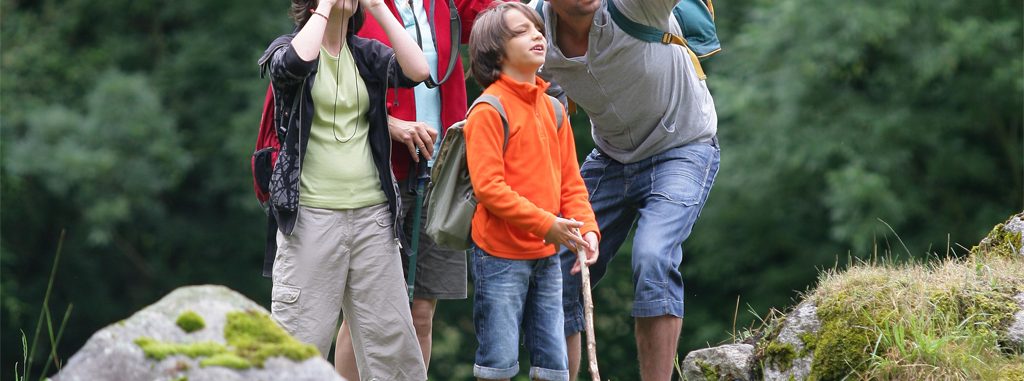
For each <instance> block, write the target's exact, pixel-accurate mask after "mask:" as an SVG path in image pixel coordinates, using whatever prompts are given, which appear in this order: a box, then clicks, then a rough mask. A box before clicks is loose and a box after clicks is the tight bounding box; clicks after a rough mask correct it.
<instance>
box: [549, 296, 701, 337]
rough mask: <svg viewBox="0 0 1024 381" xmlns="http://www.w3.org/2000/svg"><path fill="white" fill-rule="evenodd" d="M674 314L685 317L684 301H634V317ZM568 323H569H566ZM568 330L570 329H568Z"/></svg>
mask: <svg viewBox="0 0 1024 381" xmlns="http://www.w3.org/2000/svg"><path fill="white" fill-rule="evenodd" d="M666 315H672V316H675V317H678V318H681V317H683V302H682V301H679V300H668V299H662V300H652V301H648V302H635V303H633V317H655V316H666ZM566 325H568V323H566ZM566 332H568V331H566Z"/></svg>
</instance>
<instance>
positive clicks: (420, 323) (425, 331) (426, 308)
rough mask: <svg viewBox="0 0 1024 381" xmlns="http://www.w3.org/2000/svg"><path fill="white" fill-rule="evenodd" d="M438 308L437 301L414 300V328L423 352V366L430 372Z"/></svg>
mask: <svg viewBox="0 0 1024 381" xmlns="http://www.w3.org/2000/svg"><path fill="white" fill-rule="evenodd" d="M436 307H437V299H420V298H413V300H412V326H413V327H415V328H416V340H418V341H419V342H420V350H421V351H423V365H425V366H426V367H427V370H428V371H429V370H430V349H431V347H432V344H431V343H432V340H433V330H434V309H435V308H436Z"/></svg>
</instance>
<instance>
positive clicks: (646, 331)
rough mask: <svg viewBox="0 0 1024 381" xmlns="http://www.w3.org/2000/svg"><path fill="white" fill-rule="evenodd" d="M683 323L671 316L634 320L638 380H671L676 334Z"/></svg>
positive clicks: (677, 335)
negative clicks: (638, 360)
mask: <svg viewBox="0 0 1024 381" xmlns="http://www.w3.org/2000/svg"><path fill="white" fill-rule="evenodd" d="M682 329H683V319H682V318H678V317H675V316H671V315H665V316H655V317H638V318H636V349H637V355H638V356H639V357H640V379H641V380H643V381H669V380H671V379H672V370H673V364H674V363H675V358H676V350H677V349H678V347H679V333H680V332H681V331H682Z"/></svg>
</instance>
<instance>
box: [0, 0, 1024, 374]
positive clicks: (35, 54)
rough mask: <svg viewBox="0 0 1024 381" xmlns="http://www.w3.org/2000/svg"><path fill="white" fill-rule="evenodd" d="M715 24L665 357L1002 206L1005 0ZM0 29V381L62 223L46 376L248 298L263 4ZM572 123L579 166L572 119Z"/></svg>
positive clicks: (1006, 181) (579, 123) (1021, 204)
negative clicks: (214, 296) (834, 273)
mask: <svg viewBox="0 0 1024 381" xmlns="http://www.w3.org/2000/svg"><path fill="white" fill-rule="evenodd" d="M716 10H717V13H718V23H719V28H720V30H719V32H720V36H721V38H722V40H723V41H724V43H725V50H724V51H723V52H722V53H721V54H720V55H718V56H717V57H715V58H713V59H711V60H710V61H708V62H706V63H705V65H706V67H705V68H706V69H707V71H708V72H709V80H708V83H709V87H710V88H711V89H712V92H713V94H714V97H715V101H716V104H717V107H718V112H719V136H720V140H721V144H722V147H723V148H722V165H721V168H722V169H721V172H720V173H719V177H718V179H717V183H716V185H715V188H714V190H713V192H712V195H711V198H710V200H709V202H708V204H707V207H706V208H705V209H704V212H703V215H702V217H701V220H700V222H699V223H698V225H697V227H696V228H695V229H694V232H693V235H692V238H691V239H690V241H689V242H688V243H687V246H686V254H685V258H684V263H683V271H684V277H685V280H686V297H687V310H686V311H687V312H686V313H687V317H686V320H685V326H684V328H683V338H682V342H681V345H680V353H681V354H683V355H684V354H685V353H686V352H688V351H690V350H693V349H697V348H701V347H705V346H707V345H708V344H711V345H714V344H716V343H719V342H722V341H726V340H729V339H730V335H731V332H732V331H733V320H734V309H735V308H736V301H737V298H739V300H740V305H739V314H738V316H736V317H735V320H736V323H735V325H736V328H737V329H740V328H742V327H745V326H749V325H750V324H754V323H756V321H757V318H756V316H755V315H764V314H765V313H767V311H768V310H769V309H771V308H776V309H784V308H786V307H787V306H789V305H791V304H792V303H791V301H792V299H793V298H795V297H797V296H798V292H800V291H803V290H805V289H807V288H808V287H810V286H812V283H813V282H814V280H815V276H816V274H817V272H818V270H819V269H821V268H826V267H832V266H835V265H836V264H837V263H846V262H847V260H848V258H852V257H857V258H864V257H869V256H871V255H874V254H875V252H876V251H879V252H886V251H890V252H893V253H895V254H897V255H901V256H914V257H922V256H928V255H935V256H940V257H941V256H947V255H961V254H963V252H964V250H962V246H966V247H970V246H971V245H972V244H974V243H975V242H977V241H978V240H979V239H980V238H981V237H982V236H983V235H984V233H986V232H987V231H988V229H990V228H991V226H992V225H993V224H994V223H997V222H999V221H1002V220H1003V219H1004V218H1005V217H1006V216H1008V215H1010V214H1012V213H1014V212H1019V211H1020V210H1022V209H1024V185H1022V173H1024V151H1022V146H1024V141H1022V139H1024V133H1022V130H1024V115H1022V114H1024V34H1022V33H1024V30H1022V19H1024V14H1022V3H1021V2H1020V1H1017V0H990V1H985V2H963V1H955V0H897V1H882V0H868V1H862V2H838V3H837V2H822V1H811V0H775V1H768V0H729V1H726V0H720V1H718V2H717V3H716ZM0 15H2V20H0V45H2V55H0V68H2V71H0V92H2V93H0V110H2V113H0V128H2V130H0V132H2V141H0V142H2V147H0V148H2V150H0V152H2V156H0V160H2V167H0V170H2V171H0V200H2V213H0V224H2V225H0V226H2V231H0V233H2V234H0V271H2V276H0V292H2V293H0V312H2V316H0V318H2V319H0V320H2V322H0V331H2V332H3V336H2V339H0V352H2V353H3V355H4V356H3V359H2V361H0V375H3V376H2V377H7V376H8V375H10V374H12V372H11V370H12V368H13V366H14V363H15V361H20V358H21V356H20V349H21V346H20V337H19V330H25V331H26V332H28V331H30V329H31V328H32V327H34V325H35V321H36V318H37V317H38V315H37V314H38V311H39V305H38V303H39V302H40V301H41V300H42V294H43V292H44V290H45V287H46V276H47V271H48V269H49V266H50V264H51V261H52V258H53V252H54V250H55V249H56V245H57V237H58V236H59V232H60V230H61V229H65V228H66V229H67V231H68V238H67V240H66V242H65V247H64V259H63V263H62V264H61V267H60V270H59V273H58V280H57V285H56V290H55V295H54V297H53V299H52V300H51V308H52V309H53V310H54V314H55V315H62V314H63V308H64V306H66V305H67V304H68V303H74V304H75V309H74V313H73V314H72V316H71V322H70V324H69V328H68V331H67V332H66V334H65V341H64V342H63V344H62V345H61V346H60V348H59V351H58V352H59V354H60V355H61V356H62V357H64V358H65V359H66V358H67V357H69V356H70V355H71V354H72V353H74V351H76V350H77V349H78V348H80V347H81V345H82V344H83V343H84V342H85V340H87V339H88V337H89V335H91V334H92V333H93V332H94V331H96V330H98V329H100V328H102V327H103V326H105V325H107V324H110V323H112V322H115V321H117V320H120V319H123V318H125V317H127V316H128V315H130V314H131V313H133V312H134V311H135V310H137V309H139V308H141V307H143V306H145V305H147V304H150V303H152V302H154V301H155V300H156V299H158V298H159V297H161V296H163V295H164V294H166V293H167V292H169V291H170V290H172V289H174V288H176V287H179V286H182V285H186V284H199V283H217V284H223V285H226V286H228V287H231V288H233V289H236V290H239V291H241V292H242V293H244V294H245V295H247V296H249V297H250V298H252V299H253V300H256V301H259V302H262V303H264V304H267V301H268V300H269V291H270V282H269V280H267V279H265V278H262V277H260V275H259V271H260V266H261V263H262V262H261V255H262V242H263V227H264V225H263V223H264V220H263V215H262V212H261V210H260V209H259V207H258V206H257V204H256V202H255V201H254V198H253V197H252V193H251V192H252V191H251V181H250V175H249V155H250V153H251V151H252V144H253V142H254V141H255V131H256V128H257V124H258V121H259V115H260V107H261V106H262V103H261V102H262V99H263V90H264V88H265V86H266V82H265V80H261V79H260V78H259V75H258V72H257V67H256V64H255V61H256V58H258V56H259V54H260V53H261V52H262V50H263V49H264V47H265V45H266V44H267V43H268V42H269V41H270V40H271V39H272V38H274V37H275V36H277V35H279V34H281V33H285V32H288V31H290V30H291V23H290V21H289V19H288V17H287V4H286V3H284V2H272V1H265V0H253V1H239V0H225V1H217V2H209V1H197V0H181V1H175V2H170V3H148V2H137V1H127V0H105V1H86V0H65V1H53V0H37V1H16V0H0ZM469 86H471V89H470V93H471V94H474V93H477V92H478V91H479V89H478V88H476V86H475V84H474V83H472V81H470V83H469ZM572 121H573V124H574V129H575V132H576V136H577V139H578V147H579V154H580V157H581V158H582V157H583V156H585V155H586V153H587V152H588V151H589V149H590V147H592V146H593V144H592V142H591V141H590V139H589V131H588V125H587V121H586V116H585V114H582V113H581V114H578V115H576V116H574V117H573V120H572ZM897 234H898V236H897ZM904 245H905V248H904ZM628 256H629V247H624V248H623V249H622V250H620V253H619V257H618V258H617V259H616V260H615V262H614V264H615V265H614V266H615V269H614V270H613V272H612V273H611V275H610V276H609V277H608V278H606V279H605V280H604V281H603V282H602V283H601V285H600V286H599V287H598V288H597V290H596V291H595V298H596V306H597V331H598V344H599V347H598V348H599V351H600V360H601V364H602V365H604V366H603V367H602V370H603V376H604V377H605V378H612V379H616V380H632V379H636V378H637V377H638V376H637V374H638V371H637V369H636V361H635V357H636V351H635V348H634V344H633V341H632V340H633V339H632V319H631V318H630V317H629V316H628V311H629V307H630V301H631V299H632V289H631V281H630V274H629V271H628V263H629V258H628ZM471 308H472V307H471V301H470V300H463V301H447V302H442V303H441V304H440V305H439V308H438V315H437V318H436V321H437V323H436V328H435V333H434V338H435V345H434V355H433V360H432V364H431V369H430V374H431V378H432V379H437V380H448V379H469V378H470V377H471V373H472V361H473V350H474V349H475V346H476V341H475V338H474V336H473V334H472V332H473V326H472V316H471ZM29 334H31V332H29ZM38 352H44V351H38ZM41 359H42V358H41V357H39V358H37V359H36V362H37V363H39V362H40V360H41Z"/></svg>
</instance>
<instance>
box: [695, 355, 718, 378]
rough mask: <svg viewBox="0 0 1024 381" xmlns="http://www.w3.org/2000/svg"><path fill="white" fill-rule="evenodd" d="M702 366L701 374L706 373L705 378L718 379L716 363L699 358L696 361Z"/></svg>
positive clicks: (699, 366) (698, 365) (696, 363)
mask: <svg viewBox="0 0 1024 381" xmlns="http://www.w3.org/2000/svg"><path fill="white" fill-rule="evenodd" d="M694 365H697V367H698V368H700V372H701V374H703V375H704V379H705V380H710V381H718V369H717V368H715V366H714V365H711V364H708V363H706V362H704V361H701V360H697V361H695V362H694Z"/></svg>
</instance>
